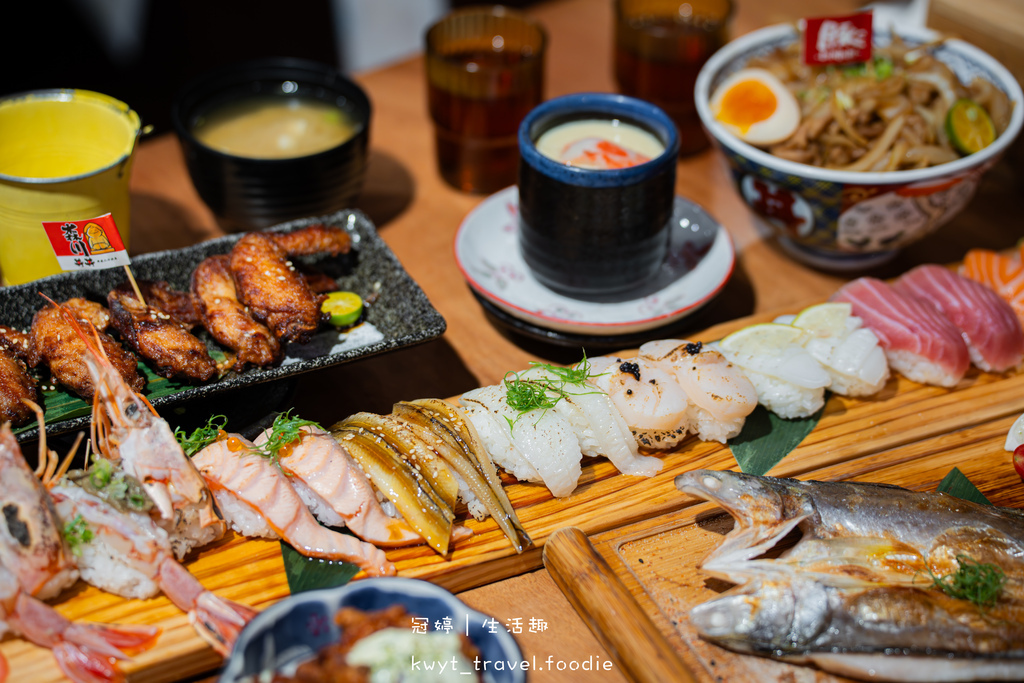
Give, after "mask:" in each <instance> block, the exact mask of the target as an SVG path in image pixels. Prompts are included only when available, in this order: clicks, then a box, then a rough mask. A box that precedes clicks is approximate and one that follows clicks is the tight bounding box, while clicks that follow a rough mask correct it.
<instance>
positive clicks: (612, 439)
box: [519, 368, 661, 477]
mask: <svg viewBox="0 0 1024 683" xmlns="http://www.w3.org/2000/svg"><path fill="white" fill-rule="evenodd" d="M519 378H520V379H523V380H530V379H538V380H540V381H542V382H544V381H547V382H550V383H553V384H554V385H556V386H557V385H558V383H559V377H558V376H556V375H554V374H553V373H551V372H550V371H548V370H547V369H545V368H532V369H530V370H527V371H525V372H521V373H519ZM565 392H566V395H565V396H563V397H562V398H561V400H559V401H558V402H557V403H555V408H554V410H555V412H557V413H559V414H561V415H562V416H563V417H564V418H565V419H566V420H567V421H568V422H569V424H570V425H572V428H573V431H575V433H576V438H578V439H579V442H580V450H581V451H582V452H583V455H586V456H589V457H591V458H597V457H601V456H603V457H605V458H608V459H609V460H611V462H612V464H613V465H615V468H616V469H617V470H618V471H619V472H622V473H623V474H631V475H634V476H637V477H653V476H654V475H655V474H657V473H658V472H659V471H660V470H661V460H659V459H658V458H654V457H651V456H649V455H640V453H639V450H638V449H637V444H636V439H634V438H633V433H632V432H630V431H629V425H627V424H626V421H625V420H624V419H623V417H622V414H621V413H620V412H619V411H618V409H617V408H616V407H615V404H613V403H612V400H611V398H610V397H609V396H608V394H606V393H605V392H603V391H601V390H600V389H598V388H597V387H592V386H590V385H586V386H584V387H569V388H566V389H565Z"/></svg>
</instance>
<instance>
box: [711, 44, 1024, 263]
mask: <svg viewBox="0 0 1024 683" xmlns="http://www.w3.org/2000/svg"><path fill="white" fill-rule="evenodd" d="M900 37H901V38H903V39H904V41H905V42H907V43H908V44H911V45H918V44H922V43H925V42H928V41H930V40H934V39H935V38H936V37H937V36H936V34H935V33H934V32H932V31H929V30H927V29H916V30H909V29H907V30H904V29H901V30H900ZM889 38H890V36H889V34H888V33H887V32H883V31H878V30H877V29H876V31H875V44H876V45H885V44H887V43H888V42H889ZM797 39H798V33H797V31H796V29H795V28H793V26H791V25H788V24H787V25H778V26H769V27H767V28H763V29H760V30H757V31H754V32H752V33H748V34H746V35H744V36H742V37H740V38H738V39H736V40H734V41H732V42H730V43H729V44H728V45H726V46H725V47H723V48H722V49H721V50H719V51H718V52H716V53H715V54H714V55H713V56H712V57H711V58H710V59H709V60H708V61H707V63H706V64H705V65H704V67H703V68H702V69H701V71H700V74H699V75H698V77H697V86H696V103H697V112H698V114H699V115H700V119H701V123H703V125H704V127H705V129H706V130H707V131H708V134H709V137H710V138H711V139H712V140H714V142H715V144H716V146H717V147H718V148H719V149H720V150H721V151H722V152H723V154H724V155H725V158H726V159H727V161H728V163H729V168H730V171H731V172H732V177H733V180H734V181H735V183H736V187H737V189H738V190H739V193H740V195H741V196H742V197H743V199H744V201H746V203H747V204H748V205H749V206H750V207H751V209H753V210H754V211H755V212H756V213H757V214H758V215H760V216H761V217H762V218H763V219H765V221H766V222H767V223H768V224H769V225H771V226H772V228H773V229H774V230H775V232H776V234H777V235H778V237H779V243H780V244H781V245H782V246H783V247H786V248H787V249H788V250H789V251H790V253H792V254H793V255H794V256H795V257H797V258H798V259H801V260H803V261H805V262H808V263H810V264H811V265H813V266H816V267H821V268H826V269H830V270H857V269H861V268H867V267H870V266H874V265H878V264H879V263H883V262H884V261H886V260H888V259H889V258H892V257H893V256H895V254H896V253H897V251H898V250H899V249H900V248H902V247H904V246H906V245H908V244H910V243H911V242H914V241H916V240H918V239H921V238H922V237H924V236H925V235H927V234H928V233H930V232H932V231H933V230H935V229H936V228H938V227H939V226H941V225H943V224H945V223H946V222H948V221H949V220H950V219H951V218H953V216H955V215H956V214H957V213H959V212H960V210H961V209H963V208H964V206H966V204H967V202H968V201H970V199H971V197H973V196H974V191H975V189H976V188H977V186H978V181H979V179H980V178H981V176H982V174H983V173H984V172H985V171H987V170H988V169H989V168H991V167H992V166H993V165H994V164H995V163H996V162H997V161H998V160H999V158H1000V157H1001V156H1002V154H1003V152H1004V151H1005V150H1006V148H1007V147H1008V146H1009V145H1010V143H1012V142H1013V140H1014V139H1015V138H1016V137H1017V134H1018V133H1019V132H1020V130H1021V124H1022V121H1024V95H1022V93H1021V88H1020V85H1019V84H1018V83H1017V81H1016V80H1015V79H1014V78H1013V76H1012V75H1011V74H1010V72H1009V71H1007V70H1006V68H1005V67H1003V66H1002V65H1001V64H1000V63H999V62H997V61H996V60H995V59H993V58H992V57H990V56H989V55H987V54H985V53H984V52H983V51H981V50H979V49H978V48H976V47H974V46H973V45H969V44H967V43H965V42H963V41H960V40H947V41H945V42H943V43H942V44H940V45H938V46H936V47H935V48H934V54H935V56H936V57H937V58H938V59H939V60H941V61H942V62H943V63H945V64H946V65H947V66H949V68H950V69H952V70H953V72H954V73H955V74H956V75H957V77H958V78H959V79H960V81H961V82H963V83H969V82H970V81H971V79H972V78H973V77H974V76H976V75H977V76H982V77H984V78H986V79H988V80H989V81H990V82H991V83H993V84H994V85H995V86H996V87H997V88H999V89H1000V90H1002V91H1003V92H1005V93H1006V94H1007V96H1008V97H1009V98H1010V100H1011V101H1012V102H1013V104H1014V110H1013V115H1012V117H1011V120H1010V125H1009V126H1008V127H1007V129H1006V130H1005V131H1004V132H1003V134H1002V135H1000V136H999V137H998V138H997V139H996V140H995V142H993V143H992V144H991V145H989V146H988V147H986V148H985V149H983V150H981V151H980V152H977V153H975V154H971V155H970V156H966V157H963V158H961V159H958V160H957V161H954V162H951V163H948V164H942V165H940V166H933V167H931V168H925V169H920V170H912V171H893V172H889V173H858V172H853V171H837V170H831V169H824V168H818V167H815V166H810V165H807V164H801V163H797V162H793V161H788V160H785V159H781V158H779V157H776V156H773V155H771V154H769V153H768V152H766V151H764V150H761V149H758V148H757V147H754V146H753V145H749V144H747V143H746V142H743V141H742V140H740V139H739V138H737V137H736V136H734V135H732V134H731V133H729V132H728V131H727V130H726V129H725V128H724V127H723V126H722V125H721V124H720V123H718V122H717V121H716V120H715V118H714V117H713V116H712V114H711V109H710V106H709V104H708V102H709V100H710V97H711V94H712V93H713V92H714V90H715V88H716V87H717V86H718V84H719V83H721V82H722V80H723V79H724V78H726V77H727V76H729V75H730V74H732V73H734V72H735V71H737V70H739V69H741V68H743V66H744V65H745V64H746V63H747V62H748V61H749V60H750V59H751V58H752V57H754V56H759V55H764V54H767V53H769V52H771V51H772V50H774V49H775V48H778V47H784V46H786V45H788V44H790V43H792V42H793V41H794V40H797Z"/></svg>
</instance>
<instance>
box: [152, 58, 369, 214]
mask: <svg viewBox="0 0 1024 683" xmlns="http://www.w3.org/2000/svg"><path fill="white" fill-rule="evenodd" d="M252 97H282V98H288V97H302V98H312V99H317V100H321V101H324V102H329V103H332V104H334V105H336V106H337V107H338V108H339V109H341V110H342V111H343V112H345V113H346V114H348V115H349V116H350V117H351V118H352V120H353V121H355V122H356V126H357V128H356V132H355V134H354V135H353V136H352V137H351V138H349V139H348V140H347V141H345V142H343V143H341V144H340V145H338V146H336V147H333V148H331V149H328V150H325V151H323V152H319V153H316V154H310V155H307V156H300V157H292V158H286V159H254V158H249V157H241V156H234V155H231V154H225V153H224V152H220V151H218V150H215V149H212V148H210V147H208V146H206V145H204V144H203V143H201V142H200V141H199V140H197V139H196V137H195V135H193V132H192V131H193V129H194V127H195V125H196V122H197V121H198V120H200V118H201V117H203V116H205V115H206V114H207V113H209V112H210V111H212V110H213V109H215V108H217V107H220V106H223V105H225V104H228V103H231V102H235V101H238V100H240V99H243V98H252ZM370 113H371V107H370V100H369V99H368V98H367V96H366V93H365V92H363V90H362V88H360V87H359V86H358V85H356V84H355V83H353V82H352V81H350V80H349V79H347V78H345V77H344V76H342V75H341V74H339V73H338V72H337V71H335V70H334V69H333V68H331V67H329V66H326V65H324V64H319V63H317V62H310V61H306V60H301V59H292V58H271V59H260V60H254V61H249V62H242V63H239V64H234V65H230V66H227V67H223V68H220V69H217V70H215V71H211V72H209V73H207V74H204V75H202V76H200V77H199V78H197V79H195V80H193V81H192V82H190V83H188V84H187V85H186V86H185V87H184V88H183V89H182V90H181V92H180V93H179V94H178V95H177V97H176V98H175V100H174V103H173V106H172V111H171V117H172V120H173V122H174V126H175V129H176V131H177V133H178V137H179V139H180V140H181V145H182V148H183V150H184V153H185V163H186V165H187V166H188V172H189V175H190V176H191V178H192V183H193V184H194V185H195V187H196V190H197V191H198V192H199V196H200V197H202V199H203V201H204V202H206V204H207V205H208V206H209V207H210V209H211V210H212V211H213V213H214V215H216V216H217V218H218V220H219V221H220V223H221V225H222V226H223V227H224V228H225V229H226V230H252V229H259V228H266V227H269V226H272V225H276V224H278V223H282V222H285V221H289V220H293V219H296V218H303V217H307V216H318V215H323V214H328V213H332V212H335V211H338V210H340V209H347V208H352V206H353V204H354V202H355V199H356V197H357V196H358V195H359V192H360V190H361V189H362V185H363V178H364V176H365V173H366V160H367V154H368V148H369V139H370Z"/></svg>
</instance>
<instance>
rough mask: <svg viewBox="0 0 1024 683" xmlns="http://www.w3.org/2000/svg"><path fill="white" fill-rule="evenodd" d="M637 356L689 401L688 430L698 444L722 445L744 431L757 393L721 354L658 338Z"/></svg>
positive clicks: (677, 341) (755, 402)
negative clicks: (669, 379) (660, 372)
mask: <svg viewBox="0 0 1024 683" xmlns="http://www.w3.org/2000/svg"><path fill="white" fill-rule="evenodd" d="M638 357H639V358H641V359H643V360H644V361H646V362H648V363H650V364H651V365H652V366H653V367H655V368H659V369H661V370H664V371H665V372H667V373H669V374H670V375H672V376H673V377H674V378H675V380H676V381H677V382H678V383H679V386H681V387H682V388H683V391H684V392H685V393H686V396H687V398H688V399H689V401H690V407H689V411H688V420H689V429H690V431H691V432H693V433H694V434H696V435H697V437H698V438H699V439H700V440H701V441H720V442H722V443H725V442H726V441H727V440H728V439H731V438H732V437H734V436H736V435H737V434H739V433H740V431H741V430H742V429H743V425H744V423H745V422H746V420H747V415H750V413H752V412H753V411H754V408H756V407H757V391H755V389H754V385H753V384H751V383H750V380H749V379H747V377H746V375H745V374H743V372H742V371H741V370H740V369H739V368H738V367H736V366H735V365H733V364H732V363H730V362H729V361H728V360H726V358H725V356H723V355H722V354H721V353H720V352H718V351H715V350H714V349H709V348H707V347H705V346H704V345H703V344H701V343H700V342H690V341H687V340H685V339H659V340H657V341H650V342H647V343H646V344H644V345H643V346H641V347H640V350H639V354H638Z"/></svg>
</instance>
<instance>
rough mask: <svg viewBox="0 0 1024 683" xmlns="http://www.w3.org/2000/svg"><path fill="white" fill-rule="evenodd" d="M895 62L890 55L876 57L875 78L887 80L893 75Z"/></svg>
mask: <svg viewBox="0 0 1024 683" xmlns="http://www.w3.org/2000/svg"><path fill="white" fill-rule="evenodd" d="M894 68H895V64H893V61H892V60H891V59H890V58H888V57H881V56H879V57H875V78H876V79H878V80H880V81H881V80H885V79H886V78H889V76H892V72H893V69H894Z"/></svg>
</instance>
